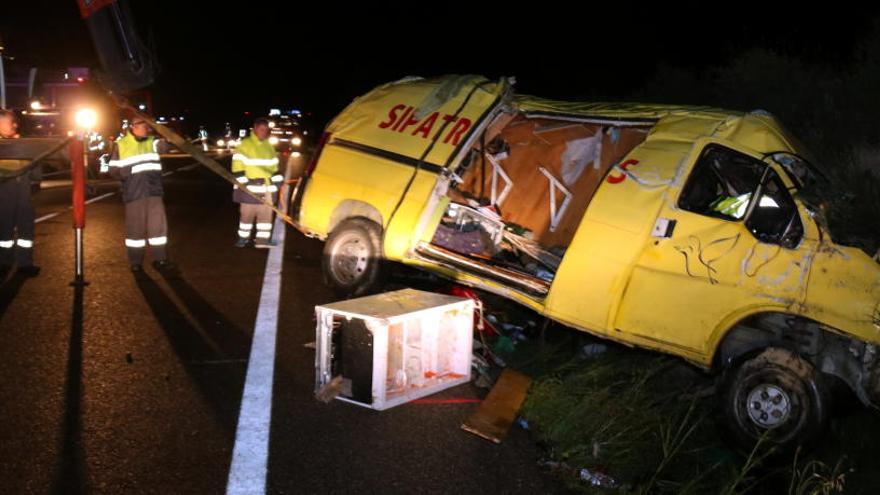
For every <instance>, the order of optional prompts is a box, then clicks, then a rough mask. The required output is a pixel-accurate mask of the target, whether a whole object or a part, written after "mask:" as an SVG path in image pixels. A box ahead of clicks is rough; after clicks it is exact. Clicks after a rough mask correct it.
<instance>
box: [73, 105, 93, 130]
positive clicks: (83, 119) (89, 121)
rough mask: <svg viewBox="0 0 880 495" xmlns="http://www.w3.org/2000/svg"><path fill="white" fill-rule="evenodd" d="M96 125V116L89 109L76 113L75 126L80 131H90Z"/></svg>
mask: <svg viewBox="0 0 880 495" xmlns="http://www.w3.org/2000/svg"><path fill="white" fill-rule="evenodd" d="M97 123H98V114H97V113H95V111H94V110H92V109H91V108H83V109H82V110H79V111H77V112H76V125H77V126H78V127H80V128H81V129H91V128H93V127H95V124H97Z"/></svg>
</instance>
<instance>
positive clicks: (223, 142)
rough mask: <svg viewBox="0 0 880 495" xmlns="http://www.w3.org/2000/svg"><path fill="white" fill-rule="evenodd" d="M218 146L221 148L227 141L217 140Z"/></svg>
mask: <svg viewBox="0 0 880 495" xmlns="http://www.w3.org/2000/svg"><path fill="white" fill-rule="evenodd" d="M217 146H220V147H221V148H222V147H224V146H226V141H224V140H222V139H218V140H217Z"/></svg>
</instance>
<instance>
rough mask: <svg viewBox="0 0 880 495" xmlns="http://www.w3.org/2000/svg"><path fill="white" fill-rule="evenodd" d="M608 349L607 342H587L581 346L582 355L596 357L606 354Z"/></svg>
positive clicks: (587, 357)
mask: <svg viewBox="0 0 880 495" xmlns="http://www.w3.org/2000/svg"><path fill="white" fill-rule="evenodd" d="M606 351H608V346H607V345H605V344H587V345H585V346H583V347H581V357H583V358H584V359H594V358H597V357H599V356H601V355H603V354H605V352H606Z"/></svg>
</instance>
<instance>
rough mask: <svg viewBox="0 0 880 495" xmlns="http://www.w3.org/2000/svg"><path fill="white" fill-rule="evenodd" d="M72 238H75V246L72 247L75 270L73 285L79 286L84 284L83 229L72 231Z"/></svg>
mask: <svg viewBox="0 0 880 495" xmlns="http://www.w3.org/2000/svg"><path fill="white" fill-rule="evenodd" d="M74 237H75V241H74V242H75V243H76V245H75V247H74V249H75V256H76V261H75V267H74V270H75V273H76V276H75V277H74V280H73V283H74V284H77V285H81V284H84V283H85V281H84V280H83V276H84V275H83V229H81V228H76V229H74Z"/></svg>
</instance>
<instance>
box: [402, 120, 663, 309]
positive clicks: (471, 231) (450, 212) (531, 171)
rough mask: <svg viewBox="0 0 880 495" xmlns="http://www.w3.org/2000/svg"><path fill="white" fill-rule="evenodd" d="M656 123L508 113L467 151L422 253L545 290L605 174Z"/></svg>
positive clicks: (525, 287) (538, 293) (522, 287)
mask: <svg viewBox="0 0 880 495" xmlns="http://www.w3.org/2000/svg"><path fill="white" fill-rule="evenodd" d="M649 131H650V126H647V125H645V124H643V123H642V124H639V125H633V126H626V125H621V124H620V123H615V124H614V125H608V124H604V123H599V122H591V121H587V120H579V121H572V120H568V119H566V120H561V119H552V118H546V117H541V118H529V117H528V116H526V115H523V114H516V115H514V116H511V115H509V114H503V115H501V116H500V117H498V118H496V120H495V122H493V123H492V125H490V126H489V127H488V128H487V130H486V132H485V134H484V135H483V136H481V138H480V139H479V140H477V143H476V144H475V145H474V146H473V147H472V148H471V150H470V152H469V153H468V154H467V155H466V156H465V158H464V160H463V162H462V164H461V166H460V167H459V168H458V170H457V173H456V175H455V176H454V178H453V183H452V184H451V185H450V188H449V191H448V193H447V195H448V196H449V200H450V201H449V205H448V206H447V208H446V211H445V212H444V214H443V216H442V219H441V221H440V224H439V225H438V226H437V230H436V231H435V233H434V236H433V239H432V241H431V244H430V245H427V244H425V243H422V244H421V245H420V246H419V247H418V252H419V254H421V255H423V256H426V257H429V258H431V259H432V260H434V261H437V262H440V263H443V264H449V265H454V266H456V267H457V268H459V269H463V270H466V271H469V272H473V273H479V274H480V275H482V276H489V277H491V278H494V279H496V280H499V281H503V282H505V283H508V284H512V285H513V286H515V287H516V288H518V289H519V290H522V291H524V292H526V293H529V294H531V295H536V296H543V295H545V294H546V293H547V292H548V291H549V288H550V283H551V282H552V281H553V278H554V276H555V274H556V271H557V269H558V268H559V265H560V263H561V262H562V257H563V255H564V254H565V250H566V249H567V247H568V246H569V244H571V241H572V239H573V238H574V235H575V232H576V230H577V228H578V225H580V222H581V218H582V217H583V216H584V213H585V212H586V209H587V206H588V205H589V204H590V200H591V199H592V198H593V195H594V194H595V192H596V190H597V189H598V187H599V185H600V184H601V182H602V180H605V176H606V174H607V173H608V171H609V169H611V168H612V167H613V166H614V165H616V164H618V163H620V161H621V160H622V159H623V158H624V157H625V156H626V155H627V154H628V153H629V152H630V151H632V149H633V148H635V147H636V146H638V145H639V144H640V143H642V142H643V141H644V140H645V138H646V137H647V134H648V132H649Z"/></svg>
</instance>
